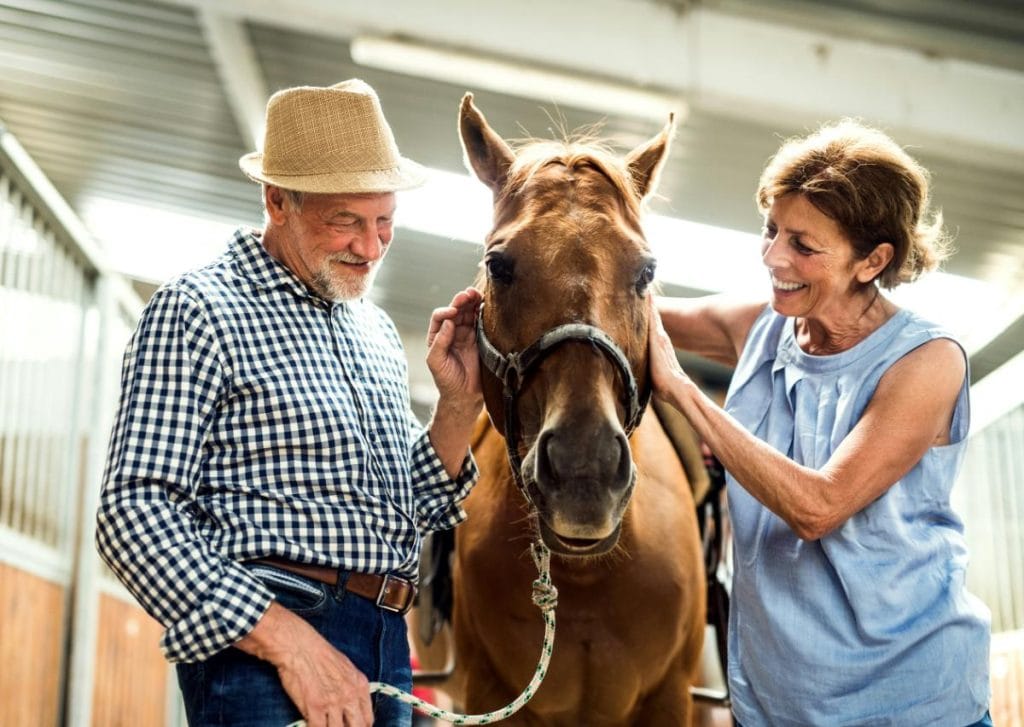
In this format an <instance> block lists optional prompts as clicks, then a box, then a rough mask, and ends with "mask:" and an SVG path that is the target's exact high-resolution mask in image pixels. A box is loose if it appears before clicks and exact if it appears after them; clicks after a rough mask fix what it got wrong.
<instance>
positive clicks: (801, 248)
mask: <svg viewBox="0 0 1024 727" xmlns="http://www.w3.org/2000/svg"><path fill="white" fill-rule="evenodd" d="M793 248H794V249H795V250H796V251H797V252H798V253H800V254H801V255H810V254H811V253H813V252H814V250H812V249H811V248H809V247H807V245H805V244H803V243H802V242H800V240H799V239H798V238H794V239H793Z"/></svg>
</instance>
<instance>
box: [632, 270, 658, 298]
mask: <svg viewBox="0 0 1024 727" xmlns="http://www.w3.org/2000/svg"><path fill="white" fill-rule="evenodd" d="M653 282H654V263H647V264H646V265H644V266H643V267H642V268H641V269H640V274H639V275H638V276H637V278H636V292H637V293H638V294H639V295H643V293H644V291H645V290H647V286H649V285H650V284H651V283H653Z"/></svg>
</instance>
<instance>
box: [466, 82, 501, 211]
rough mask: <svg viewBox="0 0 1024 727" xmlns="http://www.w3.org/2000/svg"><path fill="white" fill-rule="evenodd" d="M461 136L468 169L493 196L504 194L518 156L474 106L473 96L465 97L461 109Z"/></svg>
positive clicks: (467, 95)
mask: <svg viewBox="0 0 1024 727" xmlns="http://www.w3.org/2000/svg"><path fill="white" fill-rule="evenodd" d="M459 136H460V137H461V138H462V150H463V152H464V153H465V157H466V166H468V167H469V168H470V169H472V170H473V173H474V174H476V176H477V178H478V179H479V180H480V181H481V182H483V183H484V184H486V185H487V186H488V187H490V188H491V191H492V192H494V194H498V193H499V192H501V190H502V188H504V186H505V179H506V178H507V177H508V170H509V167H510V166H512V162H513V161H514V160H515V153H514V152H513V151H512V147H510V146H509V145H508V144H507V143H505V140H504V139H502V138H501V137H500V136H498V134H497V133H495V131H494V129H492V128H491V127H490V125H488V123H487V119H485V118H484V115H483V114H482V113H480V111H479V109H477V107H476V106H475V105H474V104H473V94H471V93H467V94H466V95H465V96H463V97H462V104H461V106H460V107H459Z"/></svg>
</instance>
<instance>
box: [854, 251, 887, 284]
mask: <svg viewBox="0 0 1024 727" xmlns="http://www.w3.org/2000/svg"><path fill="white" fill-rule="evenodd" d="M895 254H896V248H894V247H893V246H892V243H891V242H880V243H878V244H877V245H875V249H874V250H872V251H871V252H870V253H868V256H867V257H866V258H864V259H863V260H861V261H860V267H859V269H858V270H857V280H858V281H859V282H861V283H870V282H871V281H872V280H874V279H875V278H877V277H878V276H879V275H881V274H882V271H884V270H885V268H886V266H887V265H888V264H889V263H890V262H892V258H893V255H895Z"/></svg>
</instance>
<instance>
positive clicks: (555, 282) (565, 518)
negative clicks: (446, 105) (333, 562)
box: [453, 96, 705, 727]
mask: <svg viewBox="0 0 1024 727" xmlns="http://www.w3.org/2000/svg"><path fill="white" fill-rule="evenodd" d="M460 118H461V132H462V138H463V144H464V146H465V149H466V155H467V158H468V160H469V162H470V164H471V166H472V167H473V169H474V171H475V172H476V174H477V176H478V177H479V178H480V179H481V180H482V181H484V182H485V183H487V184H488V185H489V186H490V187H491V188H492V190H493V191H494V192H495V227H494V230H493V231H492V233H491V234H490V235H489V237H488V242H487V251H486V254H485V266H486V269H487V276H486V279H482V280H481V281H480V286H481V288H482V292H483V294H484V308H483V311H482V313H481V316H482V318H481V326H482V327H481V334H482V337H483V338H484V339H485V341H486V342H487V345H488V346H493V349H494V350H496V351H498V352H500V353H501V354H507V353H509V352H513V351H523V349H527V348H528V347H530V344H531V343H533V342H535V341H537V340H538V339H539V338H541V337H542V336H543V335H544V334H545V333H546V332H549V331H552V330H553V329H558V327H559V326H562V325H564V324H566V323H573V324H579V326H577V327H580V326H581V327H583V328H586V329H588V330H590V331H593V330H594V329H597V330H598V331H599V333H593V334H592V335H593V336H603V335H605V334H606V335H607V338H608V339H609V340H610V341H612V342H613V344H612V345H611V346H609V345H607V344H602V345H600V346H599V345H596V344H595V343H594V341H593V340H581V338H579V337H572V338H569V339H566V340H561V341H559V342H558V343H557V344H556V345H553V346H551V347H550V349H548V350H545V352H544V353H543V355H542V356H539V357H538V360H537V361H535V362H534V364H533V365H532V366H531V367H530V368H529V369H528V370H524V371H522V372H520V375H519V376H514V377H512V379H511V380H508V379H507V380H506V381H505V382H504V383H505V389H504V391H503V389H502V381H500V380H499V379H498V378H497V377H496V376H492V375H490V374H488V373H487V372H486V371H485V372H484V393H485V399H486V401H487V411H488V414H489V419H488V418H487V417H484V418H482V419H481V421H480V422H479V423H478V427H477V431H476V436H475V442H474V446H473V452H474V456H475V457H476V460H477V464H478V466H479V468H480V472H481V479H480V482H479V483H478V484H477V485H476V487H475V489H474V490H473V492H472V493H471V495H470V497H469V498H468V499H467V501H466V503H465V508H466V511H467V513H468V515H469V517H468V519H467V520H466V522H465V523H464V524H463V525H461V526H460V527H459V529H458V530H457V533H456V550H455V557H454V572H453V577H454V591H455V592H454V611H453V631H454V642H455V653H456V658H455V669H456V673H455V678H454V680H453V687H454V688H453V691H454V693H455V695H456V698H457V700H458V701H459V702H460V703H461V704H462V706H463V707H465V709H466V710H467V711H468V712H470V713H478V712H484V711H489V710H492V709H496V708H499V707H502V706H504V705H506V704H508V703H509V702H510V701H512V700H513V699H514V698H515V697H516V696H517V695H518V694H519V692H520V691H521V690H522V689H523V687H524V686H525V685H526V684H527V683H528V682H529V680H530V679H531V677H532V676H533V673H534V669H535V667H536V664H537V660H538V658H539V655H540V650H541V641H542V635H543V631H544V627H543V622H542V619H541V615H540V613H539V612H538V610H537V608H536V607H535V606H534V604H533V603H532V601H531V595H530V594H531V583H532V581H533V580H534V578H535V577H536V570H535V568H534V564H533V562H532V560H531V558H530V555H529V545H530V543H531V542H532V541H534V540H535V539H537V538H538V537H541V538H542V539H543V541H544V542H545V544H546V545H548V546H549V547H550V548H551V550H552V553H553V557H552V562H551V574H552V580H553V582H554V584H555V586H556V587H557V588H558V593H559V597H558V607H557V611H556V615H557V632H556V636H555V646H554V653H553V656H552V659H551V665H550V669H549V672H548V674H547V678H546V679H545V681H544V683H543V685H542V686H541V687H540V689H539V691H538V692H537V694H536V696H534V698H533V700H532V701H531V702H530V703H529V704H528V705H527V706H526V707H525V708H524V709H523V710H522V711H521V712H520V713H518V714H517V715H515V716H513V717H512V718H511V719H510V720H509V723H511V724H520V725H565V726H566V727H580V726H581V725H583V726H586V727H598V726H599V725H637V726H640V727H657V726H659V725H672V726H673V727H676V726H678V725H686V724H689V721H690V716H691V707H692V705H691V699H690V696H689V685H690V684H691V683H692V681H693V678H694V676H695V674H696V672H697V671H698V662H699V659H700V654H701V649H702V643H703V635H704V607H705V605H704V599H705V595H704V577H703V565H702V560H701V552H700V542H699V536H698V528H697V523H696V517H695V509H694V502H693V497H692V495H691V492H690V488H689V485H688V483H687V479H686V475H685V472H684V470H683V467H682V465H681V464H680V462H679V459H678V457H677V456H676V452H675V450H674V448H673V446H672V444H671V442H670V441H669V439H668V437H667V436H666V434H665V432H664V430H663V429H662V427H661V425H660V423H659V421H658V419H657V417H656V416H655V414H654V412H653V410H648V411H647V413H646V414H644V416H643V418H642V419H640V418H639V414H640V413H641V412H642V411H643V407H644V406H645V405H646V400H645V399H644V397H643V396H642V394H643V392H644V391H646V390H647V389H648V382H647V316H648V315H649V308H648V305H647V296H648V294H649V290H648V285H649V283H650V279H651V278H652V277H653V268H652V267H651V265H652V264H653V261H652V259H651V257H650V253H649V251H648V250H647V246H646V242H645V241H644V239H643V234H642V231H641V229H640V227H639V210H640V201H641V199H642V198H643V197H644V196H646V195H647V194H648V193H649V192H650V191H651V190H652V189H653V186H654V181H655V177H656V175H657V171H658V169H659V168H660V165H661V163H662V161H663V158H664V156H665V155H666V154H667V146H668V142H669V134H670V131H671V127H670V126H667V127H666V129H665V130H664V131H663V132H662V133H661V134H660V135H659V136H658V137H656V138H655V139H653V140H652V141H651V142H649V143H648V144H647V145H646V146H643V147H640V148H638V149H637V150H635V151H634V152H633V153H632V154H630V155H629V156H628V157H627V159H626V164H625V165H623V164H621V163H618V162H616V161H614V160H612V158H611V157H610V156H609V155H608V154H607V153H605V152H602V151H600V150H592V149H590V148H589V147H583V146H580V145H576V146H574V147H572V148H568V147H567V148H565V149H563V150H562V151H561V152H557V151H537V150H534V151H533V152H532V156H531V155H530V154H531V152H529V151H527V150H522V151H520V154H519V156H518V157H517V156H516V154H515V153H514V152H513V151H512V150H511V148H510V147H508V145H507V144H505V142H504V141H502V140H501V139H500V137H498V136H497V135H496V134H495V133H494V132H493V131H492V130H491V129H490V127H489V126H488V125H487V122H486V121H485V120H484V118H483V116H482V115H480V113H479V112H478V111H477V110H476V108H475V107H474V106H473V104H472V101H471V97H468V96H467V98H466V99H464V101H463V105H462V110H461V117H460ZM524 157H525V158H524ZM613 165H614V166H613ZM574 330H575V329H574ZM484 331H486V333H483V332H484ZM542 348H543V347H542ZM615 348H617V349H618V353H615V352H614V351H612V349H615ZM519 379H522V380H521V381H520V380H519ZM629 384H635V387H636V389H637V390H638V391H639V392H640V396H639V397H637V396H633V397H632V400H630V397H629V396H628V394H627V393H625V392H627V390H628V388H629ZM510 387H511V388H510ZM638 398H639V400H640V405H639V406H637V403H636V402H637V399H638ZM631 410H635V411H636V412H637V417H636V419H637V420H638V421H630V411H631ZM634 426H635V430H634V431H630V430H631V429H632V428H633V427H634ZM510 460H512V462H511V463H510ZM513 466H518V468H519V472H520V475H521V477H520V479H518V480H517V477H516V476H515V473H514V472H513ZM527 496H528V497H529V502H528V501H527Z"/></svg>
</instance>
